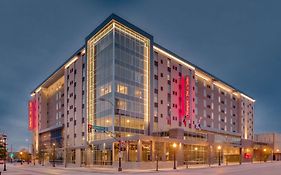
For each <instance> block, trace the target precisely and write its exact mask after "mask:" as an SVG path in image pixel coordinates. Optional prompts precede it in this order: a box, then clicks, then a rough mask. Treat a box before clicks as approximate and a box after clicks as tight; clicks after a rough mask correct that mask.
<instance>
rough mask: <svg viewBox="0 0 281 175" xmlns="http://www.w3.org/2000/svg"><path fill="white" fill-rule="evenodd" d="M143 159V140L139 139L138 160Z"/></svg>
mask: <svg viewBox="0 0 281 175" xmlns="http://www.w3.org/2000/svg"><path fill="white" fill-rule="evenodd" d="M141 161H142V141H141V140H138V156H137V162H141Z"/></svg>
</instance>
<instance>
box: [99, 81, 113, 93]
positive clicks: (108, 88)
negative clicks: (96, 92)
mask: <svg viewBox="0 0 281 175" xmlns="http://www.w3.org/2000/svg"><path fill="white" fill-rule="evenodd" d="M110 92H111V84H110V83H107V84H105V85H103V86H101V87H100V96H103V95H106V94H108V93H110Z"/></svg>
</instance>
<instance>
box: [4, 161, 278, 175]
mask: <svg viewBox="0 0 281 175" xmlns="http://www.w3.org/2000/svg"><path fill="white" fill-rule="evenodd" d="M267 163H275V162H266V163H265V162H262V163H261V164H267ZM247 164H256V163H251V162H250V163H242V166H243V165H247ZM10 166H17V167H23V168H28V167H32V168H34V169H37V170H40V169H42V168H44V167H45V168H47V169H48V168H51V169H57V170H62V171H65V170H66V171H73V172H81V173H91V172H95V173H108V174H115V173H122V174H123V173H129V174H133V173H140V174H141V173H154V172H157V171H156V166H155V169H123V171H122V172H118V171H117V168H111V167H77V166H73V165H71V164H69V165H68V166H67V168H65V167H64V165H56V167H53V166H52V164H50V163H47V164H45V165H44V166H42V165H40V164H36V165H35V166H34V165H33V164H29V165H28V164H23V165H21V164H16V165H13V164H10ZM233 166H239V163H229V164H228V165H226V164H222V165H221V166H218V164H213V165H211V166H209V165H206V164H204V165H189V166H188V168H187V167H186V166H185V165H183V166H178V167H177V170H174V169H173V167H167V168H161V169H159V170H158V172H170V171H173V172H174V171H182V170H187V169H208V168H220V167H233Z"/></svg>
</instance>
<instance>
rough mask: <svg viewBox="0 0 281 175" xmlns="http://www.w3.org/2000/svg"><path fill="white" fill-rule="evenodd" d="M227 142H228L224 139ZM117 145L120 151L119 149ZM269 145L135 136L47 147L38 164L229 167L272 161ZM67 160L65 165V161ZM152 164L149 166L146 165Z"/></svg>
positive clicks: (219, 139)
mask: <svg viewBox="0 0 281 175" xmlns="http://www.w3.org/2000/svg"><path fill="white" fill-rule="evenodd" d="M225 138H227V139H225ZM119 145H120V147H119ZM271 150H272V149H271V147H270V145H267V144H261V143H254V142H251V141H243V140H241V139H237V137H230V136H227V137H225V136H221V135H216V134H196V135H191V134H188V135H187V134H185V135H184V137H183V138H180V139H179V138H169V137H165V136H164V137H160V136H144V135H135V136H131V137H124V138H118V139H116V138H115V139H114V138H112V139H108V140H100V141H94V142H92V143H91V144H89V145H88V146H87V147H76V148H67V149H64V148H59V149H56V148H54V147H50V149H49V150H45V151H44V155H43V157H42V156H41V157H39V160H40V162H48V161H49V162H53V161H55V162H56V163H58V164H66V166H67V165H76V166H109V167H117V166H118V161H119V157H121V160H122V166H123V167H125V168H126V167H128V168H131V167H136V168H137V167H147V168H151V167H150V166H154V165H155V164H151V162H159V166H160V165H161V166H164V167H165V166H172V165H173V163H174V162H176V166H183V165H194V164H209V165H213V164H230V163H243V162H255V161H267V160H272V159H273V158H274V157H275V160H280V159H277V156H274V155H273V154H272V151H271ZM65 160H66V161H65ZM149 164H151V165H149Z"/></svg>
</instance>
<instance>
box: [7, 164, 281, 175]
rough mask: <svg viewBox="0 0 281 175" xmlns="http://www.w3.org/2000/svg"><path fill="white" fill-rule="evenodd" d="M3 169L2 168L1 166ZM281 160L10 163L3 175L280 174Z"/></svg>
mask: <svg viewBox="0 0 281 175" xmlns="http://www.w3.org/2000/svg"><path fill="white" fill-rule="evenodd" d="M1 171H2V168H1ZM280 171H281V162H273V163H272V162H269V163H254V164H251V163H247V164H243V165H230V166H222V167H211V168H209V167H200V168H199V167H197V168H194V167H193V168H189V169H184V168H181V169H178V170H172V169H163V170H162V169H161V170H160V171H159V172H156V171H155V170H124V171H123V172H121V173H117V170H115V169H109V168H81V167H77V168H67V169H65V168H64V167H55V168H53V167H42V166H39V165H38V166H32V165H30V166H28V165H23V166H21V165H12V164H8V171H7V172H3V171H2V175H37V174H40V175H41V174H42V175H59V174H62V175H74V174H79V175H90V174H167V175H168V174H169V175H180V174H188V175H280Z"/></svg>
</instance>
